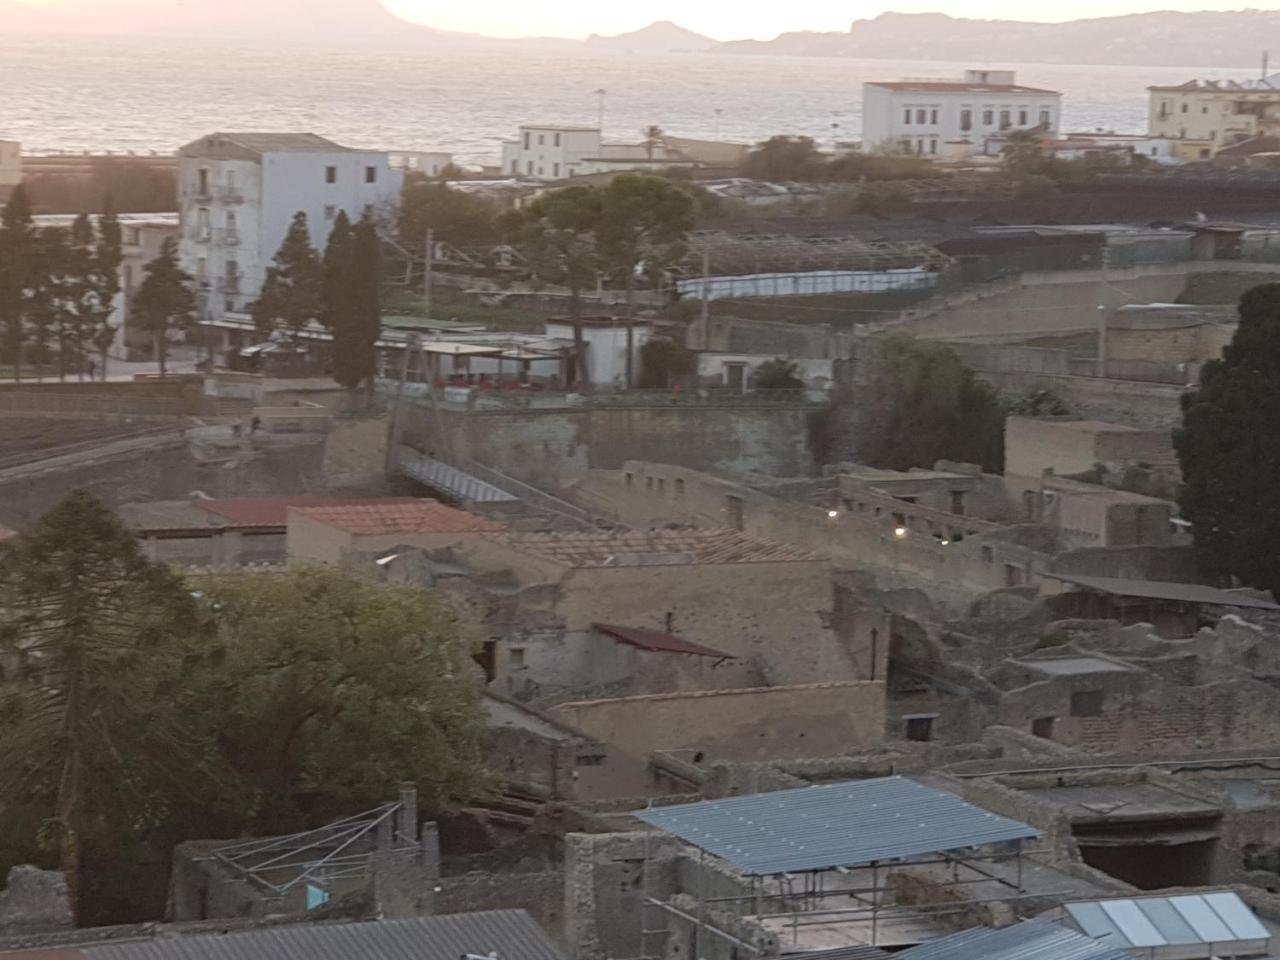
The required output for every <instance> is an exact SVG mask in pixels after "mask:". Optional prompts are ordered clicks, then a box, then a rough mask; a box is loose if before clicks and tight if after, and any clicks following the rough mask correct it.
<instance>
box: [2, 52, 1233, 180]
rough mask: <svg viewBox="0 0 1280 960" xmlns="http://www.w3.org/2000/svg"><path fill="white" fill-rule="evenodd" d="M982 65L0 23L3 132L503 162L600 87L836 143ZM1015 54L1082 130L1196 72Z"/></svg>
mask: <svg viewBox="0 0 1280 960" xmlns="http://www.w3.org/2000/svg"><path fill="white" fill-rule="evenodd" d="M972 65H973V64H967V65H966V64H961V63H942V62H936V61H935V62H928V63H926V62H920V61H904V60H838V59H820V58H800V57H749V56H724V55H705V54H704V55H697V54H689V55H677V54H672V55H665V56H644V55H611V56H603V55H599V54H591V53H570V54H564V53H554V54H553V53H535V52H526V53H510V52H503V53H494V52H473V51H449V52H430V51H423V52H405V51H402V50H400V51H385V52H383V51H372V50H352V49H330V48H301V47H268V46H265V45H256V46H249V45H243V46H239V45H228V44H226V43H221V42H219V43H214V42H201V41H162V40H152V39H146V40H141V39H139V40H120V39H104V38H93V39H89V38H44V37H0V135H8V136H13V137H16V138H17V139H19V140H21V141H22V142H23V143H24V144H25V145H26V146H27V148H28V149H30V150H33V151H43V150H100V149H111V150H137V151H147V150H163V151H169V150H172V149H174V148H175V147H177V146H179V145H180V144H182V143H184V142H186V141H188V140H192V139H194V138H196V137H197V136H200V135H202V134H204V133H208V132H211V131H214V130H237V129H238V130H311V131H314V132H317V133H321V134H324V135H326V136H329V137H331V138H333V139H335V140H337V141H339V142H342V143H347V144H350V145H352V146H367V147H384V148H393V149H396V148H398V149H446V150H452V151H453V152H454V153H455V154H456V155H457V157H458V158H459V159H460V160H462V161H464V162H468V163H493V162H496V160H497V156H498V140H499V139H501V138H503V137H509V136H512V135H513V134H514V131H515V126H516V125H517V124H518V123H521V122H528V121H536V122H548V121H553V122H564V123H589V122H594V121H595V119H596V112H597V109H598V101H599V98H598V97H597V96H596V95H595V93H594V91H596V90H598V89H604V90H606V91H607V93H606V97H605V128H606V135H607V136H609V137H611V138H615V139H624V138H632V139H634V138H638V137H639V135H640V131H641V130H642V129H644V128H645V127H646V126H648V125H650V124H658V125H659V126H661V127H662V128H663V129H664V130H667V131H668V132H670V133H673V134H676V135H683V136H693V137H711V136H714V135H716V134H717V133H719V134H720V135H721V136H723V137H725V138H731V139H737V140H752V141H753V140H759V139H762V138H764V137H766V136H769V135H770V134H774V133H788V134H807V135H809V136H813V137H815V138H818V139H820V140H824V141H827V140H831V139H833V138H840V139H854V138H856V137H857V136H858V135H859V133H860V129H861V106H860V103H859V98H860V91H861V84H862V82H863V81H864V80H886V79H899V78H903V77H939V76H943V77H946V76H958V75H959V74H960V71H962V70H963V69H964V68H965V66H972ZM1000 66H1013V67H1015V68H1016V69H1017V70H1018V80H1019V82H1022V83H1026V84H1030V85H1033V86H1042V87H1049V88H1052V89H1056V90H1061V91H1062V92H1063V94H1064V95H1065V100H1064V113H1065V116H1064V128H1065V129H1068V130H1092V129H1096V128H1104V129H1109V130H1116V131H1121V132H1140V131H1141V130H1143V129H1144V127H1145V123H1146V87H1147V86H1148V85H1149V84H1162V83H1180V82H1182V81H1185V80H1187V79H1190V78H1191V77H1194V76H1196V75H1197V71H1195V70H1192V69H1185V70H1183V69H1179V68H1176V67H1097V66H1061V65H1048V64H1026V65H1016V64H1013V65H1006V64H1001V65H1000ZM1201 72H1203V71H1201ZM1215 75H1217V76H1220V77H1233V76H1234V77H1244V76H1248V75H1249V73H1248V72H1247V71H1229V70H1228V71H1217V72H1216V74H1215ZM716 111H720V112H719V115H717V112H716ZM833 125H836V126H833Z"/></svg>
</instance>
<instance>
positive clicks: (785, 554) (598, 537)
mask: <svg viewBox="0 0 1280 960" xmlns="http://www.w3.org/2000/svg"><path fill="white" fill-rule="evenodd" d="M494 539H496V540H498V541H500V542H502V543H505V544H506V545H507V546H510V547H513V548H514V549H516V550H521V551H523V552H525V553H531V554H535V555H537V556H541V557H544V558H546V559H548V560H552V561H554V562H556V563H561V564H564V565H565V566H569V567H648V566H681V565H686V566H687V565H692V564H718V563H804V562H813V561H819V560H822V559H824V558H823V557H820V556H819V555H817V554H815V553H809V552H808V551H806V550H799V549H797V548H795V547H792V546H788V545H786V544H781V543H774V542H772V541H769V540H754V539H752V538H751V537H746V536H743V535H742V534H740V533H734V532H732V531H729V530H657V531H650V532H625V533H607V532H600V533H596V532H592V533H526V534H504V535H498V536H496V537H495V538H494Z"/></svg>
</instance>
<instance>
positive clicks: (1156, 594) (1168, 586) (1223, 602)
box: [1045, 573, 1280, 610]
mask: <svg viewBox="0 0 1280 960" xmlns="http://www.w3.org/2000/svg"><path fill="white" fill-rule="evenodd" d="M1045 576H1046V577H1050V578H1051V579H1054V580H1061V581H1062V582H1063V583H1070V584H1074V585H1075V586H1077V587H1084V588H1085V589H1086V590H1095V591H1097V592H1098V593H1106V594H1110V595H1111V596H1113V597H1138V598H1141V599H1144V600H1180V601H1182V602H1183V603H1202V604H1211V605H1213V606H1220V607H1248V608H1251V609H1256V610H1280V604H1275V603H1272V602H1271V601H1270V600H1259V599H1258V598H1256V597H1252V596H1250V595H1249V594H1247V593H1242V592H1239V591H1236V590H1219V589H1218V588H1217V587H1206V586H1203V585H1201V584H1198V583H1165V582H1163V581H1160V580H1130V579H1127V578H1122V577H1086V576H1084V575H1082V574H1074V573H1046V574H1045Z"/></svg>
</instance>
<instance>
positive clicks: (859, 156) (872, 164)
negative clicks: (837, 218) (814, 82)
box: [741, 136, 937, 182]
mask: <svg viewBox="0 0 1280 960" xmlns="http://www.w3.org/2000/svg"><path fill="white" fill-rule="evenodd" d="M741 173H742V175H743V176H744V177H753V178H755V179H758V180H782V181H787V180H794V181H800V182H813V181H854V180H908V179H924V178H928V177H933V176H936V175H937V173H936V171H934V170H933V169H932V166H931V164H930V163H929V161H928V160H925V159H923V158H920V157H913V156H910V155H909V154H898V153H885V152H872V153H844V154H840V155H838V156H834V157H833V156H829V155H827V154H824V153H823V152H822V151H821V150H819V149H818V145H817V143H816V142H815V141H814V140H813V138H812V137H788V136H774V137H770V138H769V139H768V140H765V141H764V142H763V143H760V144H759V145H758V146H756V148H755V149H754V150H752V151H751V153H749V154H748V155H747V159H746V160H745V161H744V163H743V165H742V170H741Z"/></svg>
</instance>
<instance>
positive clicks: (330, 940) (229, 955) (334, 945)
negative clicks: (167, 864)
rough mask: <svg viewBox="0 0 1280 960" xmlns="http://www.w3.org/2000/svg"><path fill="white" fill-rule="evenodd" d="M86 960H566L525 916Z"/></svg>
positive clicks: (226, 942) (215, 940)
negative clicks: (470, 957) (489, 959)
mask: <svg viewBox="0 0 1280 960" xmlns="http://www.w3.org/2000/svg"><path fill="white" fill-rule="evenodd" d="M82 952H83V953H84V955H85V957H86V958H87V960H355V958H359V960H458V958H459V957H460V956H462V955H463V954H480V955H489V954H494V955H496V956H497V957H498V958H499V960H563V957H562V956H561V954H560V952H559V951H558V950H557V949H556V948H555V946H554V945H553V944H552V943H551V941H550V940H549V939H548V937H547V935H546V934H545V933H543V931H542V928H541V927H539V926H538V925H537V924H536V923H534V921H533V919H532V918H531V917H530V916H529V914H527V913H526V912H525V911H523V910H490V911H486V912H483V913H455V914H448V915H446V916H441V917H420V918H417V919H414V920H376V921H369V922H366V923H337V924H332V925H330V924H299V925H297V926H280V927H269V928H266V929H260V930H241V931H237V932H235V933H226V934H200V935H197V936H185V937H184V936H179V937H172V938H164V939H156V940H143V941H134V942H131V943H112V944H103V945H101V946H94V947H84V948H82Z"/></svg>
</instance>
